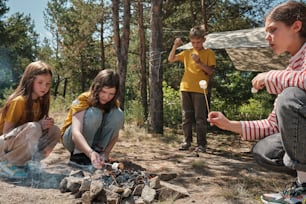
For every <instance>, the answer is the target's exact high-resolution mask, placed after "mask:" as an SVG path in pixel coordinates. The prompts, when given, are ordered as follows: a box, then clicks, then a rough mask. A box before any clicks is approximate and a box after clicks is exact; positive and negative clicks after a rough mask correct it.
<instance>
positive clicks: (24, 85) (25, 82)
mask: <svg viewBox="0 0 306 204" xmlns="http://www.w3.org/2000/svg"><path fill="white" fill-rule="evenodd" d="M44 74H49V75H50V76H51V77H52V71H51V67H50V66H49V65H48V64H46V63H45V62H42V61H36V62H32V63H30V64H29V65H28V66H27V67H26V68H25V71H24V72H23V75H22V77H21V79H20V81H19V84H18V87H17V88H16V89H15V91H14V92H13V93H12V94H11V95H10V96H9V97H8V99H7V100H6V102H5V104H4V106H3V108H2V109H1V110H0V113H1V114H2V116H3V117H5V115H6V113H7V111H8V108H9V106H10V103H11V102H12V100H14V99H15V98H16V97H18V96H24V97H25V98H26V107H25V111H26V122H30V121H33V119H34V114H33V110H32V108H33V99H32V93H33V82H34V79H35V77H36V76H37V75H44ZM39 103H40V108H41V109H40V110H41V111H40V116H39V118H40V119H41V118H43V117H44V116H48V114H49V106H50V89H49V91H48V93H46V94H45V95H44V96H42V97H40V98H39Z"/></svg>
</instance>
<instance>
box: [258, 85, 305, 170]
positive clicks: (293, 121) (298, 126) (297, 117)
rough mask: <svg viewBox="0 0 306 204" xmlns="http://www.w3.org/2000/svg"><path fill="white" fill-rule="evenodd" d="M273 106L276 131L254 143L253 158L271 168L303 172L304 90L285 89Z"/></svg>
mask: <svg viewBox="0 0 306 204" xmlns="http://www.w3.org/2000/svg"><path fill="white" fill-rule="evenodd" d="M276 106H277V109H276V115H277V121H278V127H279V133H277V134H275V135H271V136H268V137H266V138H264V139H262V140H260V141H259V142H258V143H257V144H255V146H254V147H253V154H254V158H255V160H256V161H257V162H258V163H259V164H261V165H263V166H264V167H266V168H268V169H271V170H276V171H281V172H287V173H288V172H290V173H292V171H293V170H295V171H296V170H298V171H306V91H305V90H302V89H299V88H296V87H289V88H286V89H285V90H284V91H283V92H282V93H281V94H279V96H278V98H277V101H276Z"/></svg>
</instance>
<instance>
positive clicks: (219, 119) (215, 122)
mask: <svg viewBox="0 0 306 204" xmlns="http://www.w3.org/2000/svg"><path fill="white" fill-rule="evenodd" d="M207 121H208V122H209V123H210V125H211V126H217V127H219V128H221V129H226V126H227V124H228V123H229V120H228V119H227V118H226V117H225V116H224V115H223V114H222V113H221V112H215V111H212V112H210V113H209V114H208V118H207Z"/></svg>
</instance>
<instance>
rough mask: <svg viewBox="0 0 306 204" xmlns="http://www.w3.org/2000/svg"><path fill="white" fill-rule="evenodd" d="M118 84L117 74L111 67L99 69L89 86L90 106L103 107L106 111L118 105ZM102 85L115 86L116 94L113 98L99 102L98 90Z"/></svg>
mask: <svg viewBox="0 0 306 204" xmlns="http://www.w3.org/2000/svg"><path fill="white" fill-rule="evenodd" d="M119 86H120V79H119V74H118V73H116V72H115V71H114V70H111V69H104V70H102V71H100V72H99V73H98V74H97V76H96V77H95V78H94V80H93V82H92V84H91V86H90V89H89V91H90V95H89V99H88V101H89V103H90V104H91V105H92V106H95V107H98V108H101V109H103V110H104V111H106V112H109V111H110V110H111V109H112V108H114V107H119V100H118V98H119V94H120V91H119ZM103 87H108V88H115V89H116V94H115V96H114V98H113V99H112V100H111V101H110V102H108V103H106V104H100V102H99V92H100V91H101V90H102V88H103Z"/></svg>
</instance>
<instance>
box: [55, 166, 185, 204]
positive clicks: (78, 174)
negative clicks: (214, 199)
mask: <svg viewBox="0 0 306 204" xmlns="http://www.w3.org/2000/svg"><path fill="white" fill-rule="evenodd" d="M176 176H177V175H176V174H171V173H170V174H161V175H156V174H150V173H147V172H146V171H145V170H143V169H140V170H135V169H131V168H127V167H126V165H124V164H123V163H116V162H115V163H110V164H107V165H105V166H104V167H103V168H102V169H101V170H95V169H93V168H92V169H91V170H90V171H85V170H75V171H71V172H70V175H69V176H67V177H64V178H63V179H62V181H61V183H60V191H61V192H62V193H66V192H70V193H71V194H72V195H74V196H75V198H80V199H81V201H82V203H84V204H87V203H88V204H89V203H108V204H112V203H114V204H118V203H137V204H141V203H153V202H156V201H167V200H169V201H174V200H176V199H179V198H182V197H186V196H189V193H188V192H187V190H186V189H185V188H183V187H180V186H177V185H173V184H170V183H168V182H167V181H169V180H171V179H173V178H175V177H176Z"/></svg>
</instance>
